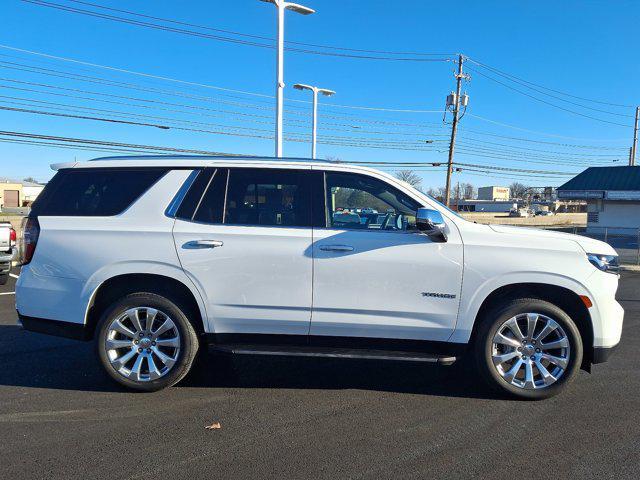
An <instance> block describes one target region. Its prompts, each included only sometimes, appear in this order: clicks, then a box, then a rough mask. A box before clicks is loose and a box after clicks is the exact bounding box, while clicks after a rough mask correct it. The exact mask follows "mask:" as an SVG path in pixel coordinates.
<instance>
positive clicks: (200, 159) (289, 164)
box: [51, 155, 390, 178]
mask: <svg viewBox="0 0 640 480" xmlns="http://www.w3.org/2000/svg"><path fill="white" fill-rule="evenodd" d="M354 163H356V165H354V164H352V163H349V162H342V161H334V160H323V159H320V160H318V159H310V158H296V157H281V158H276V157H260V156H246V155H242V156H241V155H225V156H206V155H128V156H112V157H98V158H94V159H92V160H87V161H81V162H66V163H54V164H52V165H51V168H52V169H53V170H62V169H68V168H136V167H137V168H140V167H163V168H198V167H212V166H233V167H257V168H296V167H299V168H309V167H314V166H315V167H316V168H326V167H328V166H329V167H332V169H339V170H352V171H353V170H357V171H360V172H363V173H374V174H377V175H382V176H384V177H387V178H389V177H390V175H388V174H386V173H385V172H381V171H380V170H377V169H373V168H369V167H365V166H363V165H357V164H358V163H365V162H354ZM336 167H337V168H336Z"/></svg>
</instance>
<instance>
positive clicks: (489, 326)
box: [474, 298, 583, 400]
mask: <svg viewBox="0 0 640 480" xmlns="http://www.w3.org/2000/svg"><path fill="white" fill-rule="evenodd" d="M522 313H538V314H542V315H545V316H547V317H549V318H551V319H552V320H554V321H556V322H557V323H558V324H559V325H560V326H561V327H562V329H563V330H564V332H565V333H566V335H567V339H568V340H569V347H570V355H569V362H568V365H567V368H566V369H565V370H564V373H563V374H562V376H560V378H559V379H558V380H557V381H555V383H552V384H551V385H548V386H544V387H541V388H536V389H524V388H521V387H518V386H514V385H512V384H510V383H509V382H507V380H505V379H504V378H503V377H502V376H501V375H500V373H499V372H498V370H497V368H496V367H494V365H493V359H492V353H493V352H492V349H493V338H494V335H495V334H496V333H497V332H498V329H499V328H500V327H501V326H502V325H503V324H504V322H506V321H507V320H509V319H510V318H512V317H514V316H516V315H519V314H522ZM479 321H480V322H481V323H480V325H479V326H478V332H477V335H476V338H475V344H474V357H475V361H476V366H477V368H478V371H479V372H480V375H481V377H482V379H483V380H484V381H485V382H486V383H487V384H488V385H489V387H491V388H492V389H493V390H495V391H497V392H500V393H503V394H507V395H509V396H511V397H516V398H521V399H528V400H541V399H544V398H549V397H552V396H554V395H557V394H558V393H560V392H561V391H562V390H563V389H564V388H565V387H566V386H567V384H569V383H570V382H571V381H572V380H573V378H574V377H575V375H576V374H577V372H578V370H579V369H580V365H581V363H582V356H583V345H582V338H581V337H580V332H579V330H578V328H577V327H576V324H575V323H574V322H573V320H572V319H571V317H569V315H567V313H566V312H564V310H562V309H561V308H559V307H558V306H556V305H554V304H552V303H549V302H547V301H544V300H540V299H536V298H520V299H515V300H511V301H509V302H507V303H505V304H502V305H498V306H496V307H494V308H492V309H490V310H489V311H488V312H487V313H486V314H485V315H484V316H483V318H481V319H479Z"/></svg>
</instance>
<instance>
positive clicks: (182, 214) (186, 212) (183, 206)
mask: <svg viewBox="0 0 640 480" xmlns="http://www.w3.org/2000/svg"><path fill="white" fill-rule="evenodd" d="M213 172H214V170H211V169H206V170H200V171H199V172H198V176H197V177H196V178H195V180H194V181H193V183H192V184H191V186H190V187H189V191H188V192H187V193H186V195H185V196H184V198H183V199H182V201H181V202H180V206H179V207H178V210H177V211H176V217H178V218H182V219H184V220H191V219H192V218H193V214H194V213H195V211H196V207H197V206H198V204H199V203H200V199H201V198H202V195H203V193H204V190H205V188H207V185H209V180H211V176H212V175H213Z"/></svg>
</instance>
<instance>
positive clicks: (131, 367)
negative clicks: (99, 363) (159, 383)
mask: <svg viewBox="0 0 640 480" xmlns="http://www.w3.org/2000/svg"><path fill="white" fill-rule="evenodd" d="M104 342H105V351H106V352H107V357H108V359H109V362H110V363H111V366H112V367H113V369H114V370H115V371H117V372H118V373H119V374H120V375H122V376H123V377H125V378H128V379H130V380H134V381H137V382H149V381H152V380H156V379H158V378H161V377H164V376H165V375H166V374H167V373H169V371H170V370H171V369H172V368H173V366H174V365H175V363H176V362H177V360H178V355H179V354H180V332H179V330H178V327H177V326H176V324H175V323H174V321H173V320H172V319H171V318H170V317H169V316H168V315H167V314H166V313H164V312H162V311H160V310H157V309H155V308H151V307H135V308H130V309H128V310H127V311H126V312H124V313H123V314H121V315H119V316H118V317H117V318H115V319H114V320H113V321H112V322H111V324H110V325H109V327H108V328H107V334H106V337H105V340H104Z"/></svg>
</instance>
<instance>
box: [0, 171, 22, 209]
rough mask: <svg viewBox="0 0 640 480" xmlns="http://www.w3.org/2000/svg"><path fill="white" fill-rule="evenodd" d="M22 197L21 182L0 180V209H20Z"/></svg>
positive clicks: (7, 179) (6, 179)
mask: <svg viewBox="0 0 640 480" xmlns="http://www.w3.org/2000/svg"><path fill="white" fill-rule="evenodd" d="M23 197H24V194H23V192H22V182H18V181H16V180H11V179H9V178H0V209H4V208H14V207H21V206H22V200H23Z"/></svg>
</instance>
